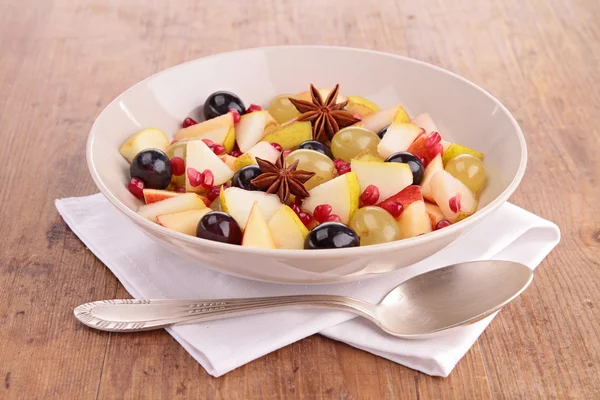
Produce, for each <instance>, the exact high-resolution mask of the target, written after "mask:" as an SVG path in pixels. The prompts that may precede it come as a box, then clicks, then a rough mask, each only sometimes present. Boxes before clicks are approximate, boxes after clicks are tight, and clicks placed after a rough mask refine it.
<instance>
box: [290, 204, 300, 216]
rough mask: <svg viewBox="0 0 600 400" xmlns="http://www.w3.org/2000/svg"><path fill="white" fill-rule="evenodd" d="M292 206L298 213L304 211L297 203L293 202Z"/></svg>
mask: <svg viewBox="0 0 600 400" xmlns="http://www.w3.org/2000/svg"><path fill="white" fill-rule="evenodd" d="M290 208H291V209H292V210H294V212H295V213H296V215H300V213H301V212H302V209H301V208H300V206H299V205H298V204H296V203H292V205H291V206H290Z"/></svg>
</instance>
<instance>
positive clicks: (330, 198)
mask: <svg viewBox="0 0 600 400" xmlns="http://www.w3.org/2000/svg"><path fill="white" fill-rule="evenodd" d="M308 193H309V195H310V196H309V197H307V198H306V199H304V202H303V203H302V207H303V208H304V209H305V210H306V211H308V212H310V213H311V214H312V213H314V211H315V208H316V207H317V206H318V205H321V204H329V205H330V206H331V213H332V214H335V215H337V216H338V217H340V219H341V221H342V223H344V224H347V223H348V221H349V220H350V217H352V214H354V212H355V211H356V210H357V209H358V198H359V197H360V183H359V181H358V178H357V176H356V174H355V173H354V172H348V173H346V174H344V175H341V176H338V177H336V178H333V179H332V180H330V181H327V182H325V183H322V184H320V185H319V186H317V187H315V188H313V189H311V190H309V191H308Z"/></svg>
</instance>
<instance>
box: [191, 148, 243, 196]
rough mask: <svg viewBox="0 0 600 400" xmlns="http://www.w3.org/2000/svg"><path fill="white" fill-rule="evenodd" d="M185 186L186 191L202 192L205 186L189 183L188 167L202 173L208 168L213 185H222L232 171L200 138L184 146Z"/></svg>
mask: <svg viewBox="0 0 600 400" xmlns="http://www.w3.org/2000/svg"><path fill="white" fill-rule="evenodd" d="M185 164H186V165H185V188H186V191H188V192H203V191H206V188H204V187H202V186H193V185H192V184H191V183H190V179H189V176H188V171H189V170H190V168H193V169H195V170H196V171H198V172H200V173H202V172H204V171H205V170H210V171H211V172H212V173H213V176H214V185H215V186H218V185H222V184H224V183H225V182H227V181H228V180H230V179H231V177H232V176H233V174H234V172H233V170H232V169H231V168H229V167H228V166H227V164H225V163H224V162H223V161H222V160H221V159H220V158H219V156H218V155H216V154H215V153H213V151H212V150H211V149H210V148H209V147H208V146H207V145H206V143H204V142H203V141H202V140H190V141H189V142H187V147H186V160H185Z"/></svg>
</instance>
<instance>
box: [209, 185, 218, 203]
mask: <svg viewBox="0 0 600 400" xmlns="http://www.w3.org/2000/svg"><path fill="white" fill-rule="evenodd" d="M220 195H221V186H213V187H212V188H210V190H209V191H208V194H207V195H206V197H208V199H209V200H210V201H211V202H212V201H215V199H216V198H217V197H219V196H220Z"/></svg>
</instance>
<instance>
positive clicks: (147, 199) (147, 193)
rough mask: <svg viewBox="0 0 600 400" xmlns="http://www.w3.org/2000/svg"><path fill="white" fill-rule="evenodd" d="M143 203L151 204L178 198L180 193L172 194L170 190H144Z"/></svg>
mask: <svg viewBox="0 0 600 400" xmlns="http://www.w3.org/2000/svg"><path fill="white" fill-rule="evenodd" d="M143 192H144V203H146V204H152V203H156V202H157V201H162V200H165V199H170V198H171V197H175V196H179V195H180V194H181V193H177V192H172V191H170V190H159V189H144V190H143Z"/></svg>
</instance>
